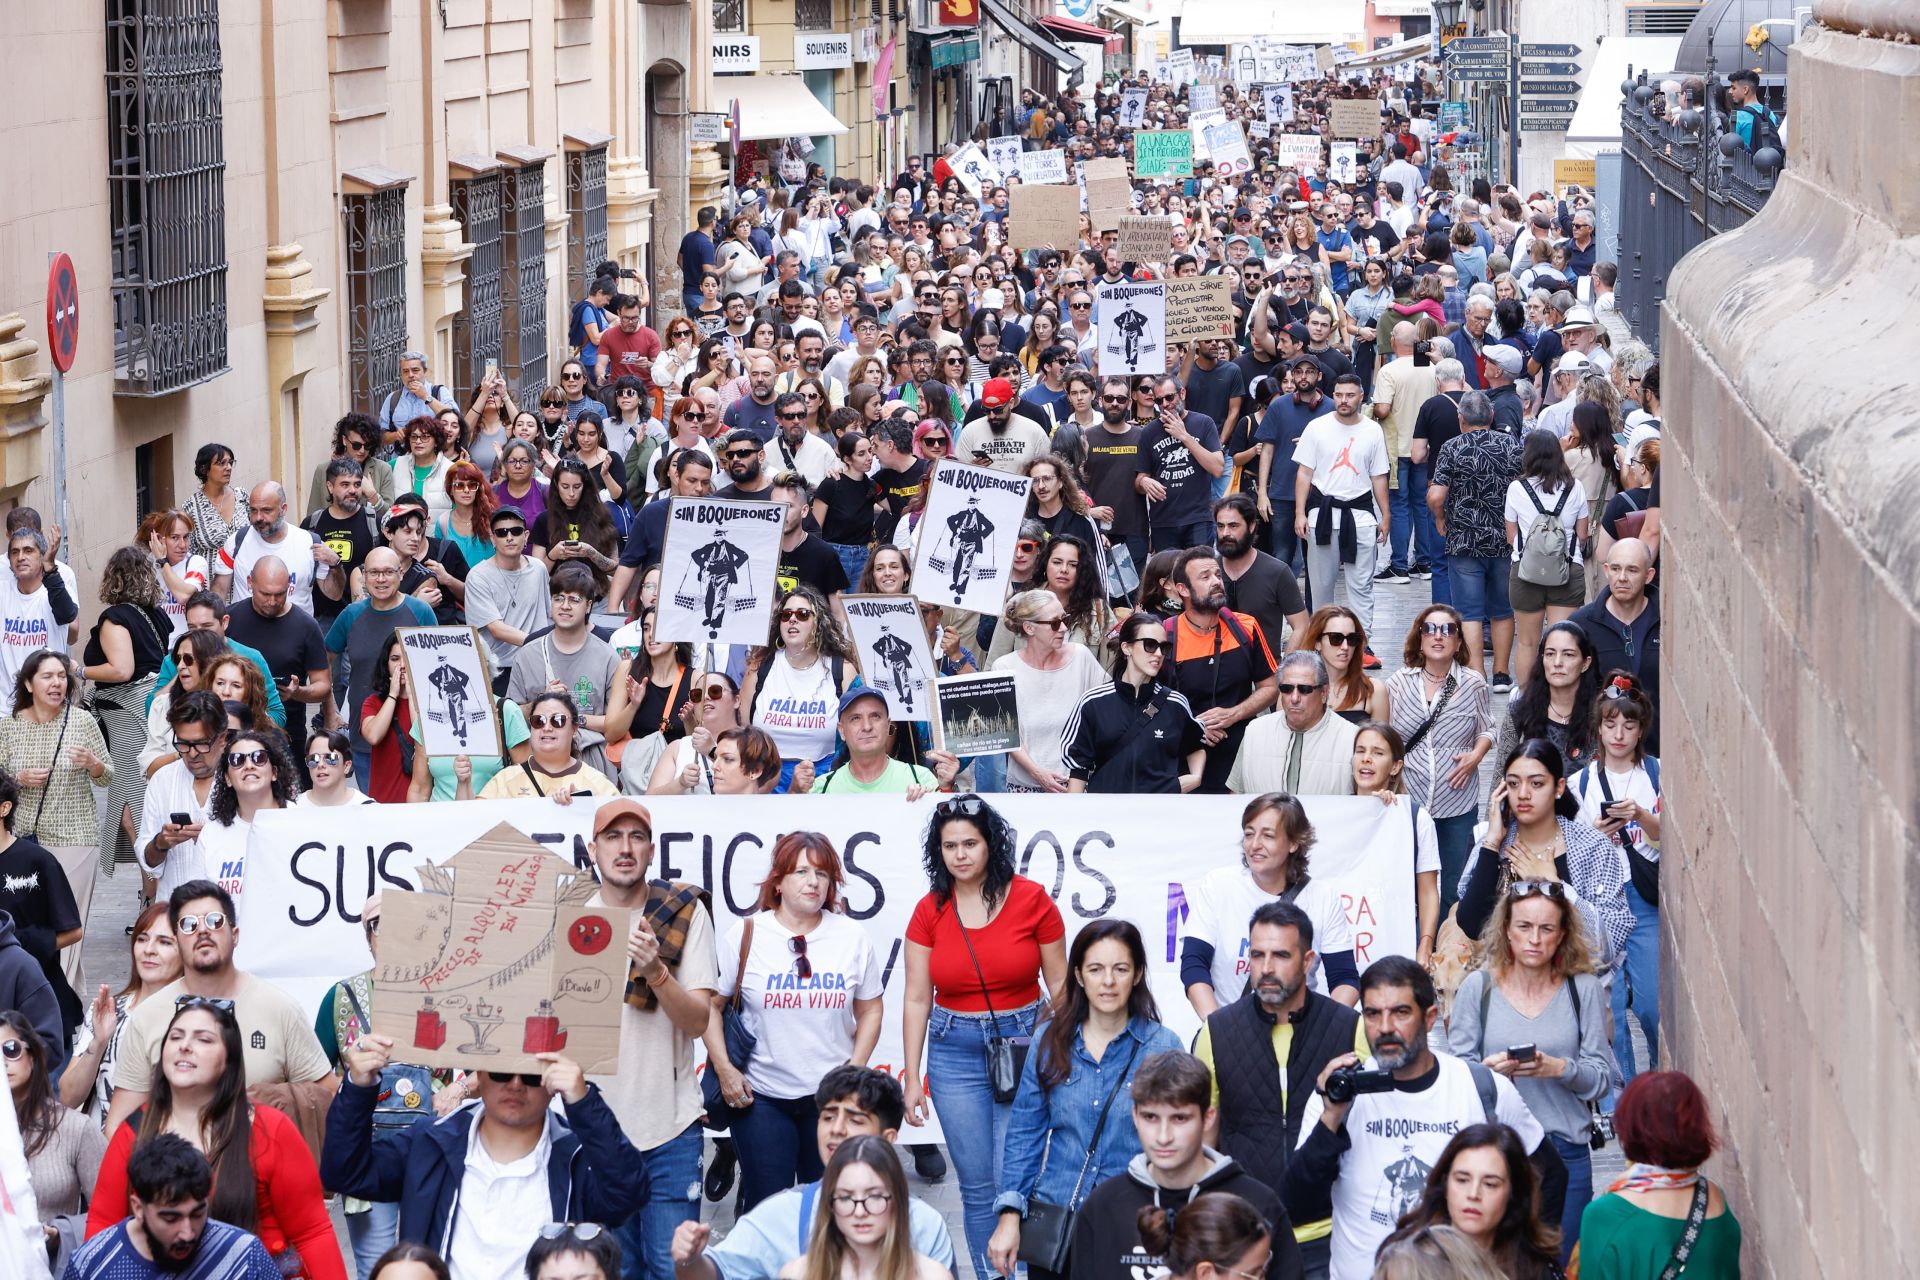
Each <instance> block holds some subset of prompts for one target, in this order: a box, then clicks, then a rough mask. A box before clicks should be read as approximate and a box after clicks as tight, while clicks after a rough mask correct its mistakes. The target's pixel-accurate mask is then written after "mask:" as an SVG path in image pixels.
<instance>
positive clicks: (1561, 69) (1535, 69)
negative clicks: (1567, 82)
mask: <svg viewBox="0 0 1920 1280" xmlns="http://www.w3.org/2000/svg"><path fill="white" fill-rule="evenodd" d="M1520 74H1521V75H1523V76H1577V75H1579V74H1580V64H1579V63H1577V62H1523V63H1521V64H1520Z"/></svg>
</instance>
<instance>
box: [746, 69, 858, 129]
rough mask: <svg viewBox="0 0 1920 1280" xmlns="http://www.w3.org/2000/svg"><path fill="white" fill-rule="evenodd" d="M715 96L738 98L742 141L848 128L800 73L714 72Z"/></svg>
mask: <svg viewBox="0 0 1920 1280" xmlns="http://www.w3.org/2000/svg"><path fill="white" fill-rule="evenodd" d="M713 99H714V101H715V102H718V103H722V104H724V103H726V102H727V101H729V100H732V99H737V100H738V101H739V103H740V140H741V141H742V142H750V141H764V140H767V139H771V138H797V137H802V136H804V137H810V138H817V137H821V136H823V135H826V134H842V133H845V132H847V126H846V125H844V124H841V123H840V121H839V120H838V119H837V118H836V117H835V116H834V114H833V112H831V111H829V110H827V109H826V108H825V107H823V106H821V105H820V100H819V99H818V98H815V97H814V96H813V92H812V91H811V90H809V89H808V88H807V82H806V81H805V80H804V79H802V78H801V77H800V76H797V75H758V76H715V77H714V78H713Z"/></svg>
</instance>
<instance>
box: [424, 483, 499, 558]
mask: <svg viewBox="0 0 1920 1280" xmlns="http://www.w3.org/2000/svg"><path fill="white" fill-rule="evenodd" d="M447 496H448V498H450V499H452V501H453V506H452V508H451V509H450V510H448V511H445V512H443V513H442V514H440V515H438V516H435V517H434V518H433V536H434V537H436V538H445V539H446V540H448V541H449V542H451V543H453V545H454V546H456V547H458V548H460V554H461V555H463V556H465V557H466V560H467V563H468V564H469V565H476V564H479V563H481V562H482V561H484V560H486V559H487V558H488V557H489V556H491V555H492V554H493V536H492V535H491V534H490V533H488V532H487V526H488V524H489V523H490V522H491V521H492V519H493V512H494V508H495V506H496V505H497V504H498V501H499V500H498V499H497V498H496V497H495V496H494V492H493V486H492V485H490V484H488V483H487V473H486V470H485V469H484V468H483V467H482V466H481V465H480V464H479V463H478V462H456V463H454V464H453V466H452V468H451V469H449V470H448V472H447Z"/></svg>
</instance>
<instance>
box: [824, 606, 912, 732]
mask: <svg viewBox="0 0 1920 1280" xmlns="http://www.w3.org/2000/svg"><path fill="white" fill-rule="evenodd" d="M841 602H842V603H843V604H844V605H845V606H846V610H847V630H848V631H850V632H852V633H853V656H854V658H855V659H856V660H857V661H858V662H859V664H860V674H861V676H862V677H864V678H865V680H866V682H867V686H868V687H869V688H872V689H878V690H879V691H880V693H881V696H883V697H885V698H886V700H887V714H888V715H889V716H891V717H893V718H894V719H895V720H926V719H929V718H930V717H931V715H932V710H933V708H932V701H931V694H930V693H929V691H928V688H927V686H928V685H929V684H930V683H931V682H932V681H933V679H934V674H935V668H934V665H933V652H932V650H931V649H930V648H929V647H928V646H927V631H926V628H925V627H923V626H922V625H921V624H920V605H919V602H918V601H916V600H915V599H914V598H913V597H912V596H842V597H841Z"/></svg>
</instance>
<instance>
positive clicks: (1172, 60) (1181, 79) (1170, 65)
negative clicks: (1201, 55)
mask: <svg viewBox="0 0 1920 1280" xmlns="http://www.w3.org/2000/svg"><path fill="white" fill-rule="evenodd" d="M1167 74H1168V75H1169V76H1171V77H1172V79H1173V83H1175V84H1189V83H1191V82H1192V80H1193V50H1191V49H1175V50H1174V51H1173V52H1172V53H1171V54H1170V55H1168V57H1167Z"/></svg>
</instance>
